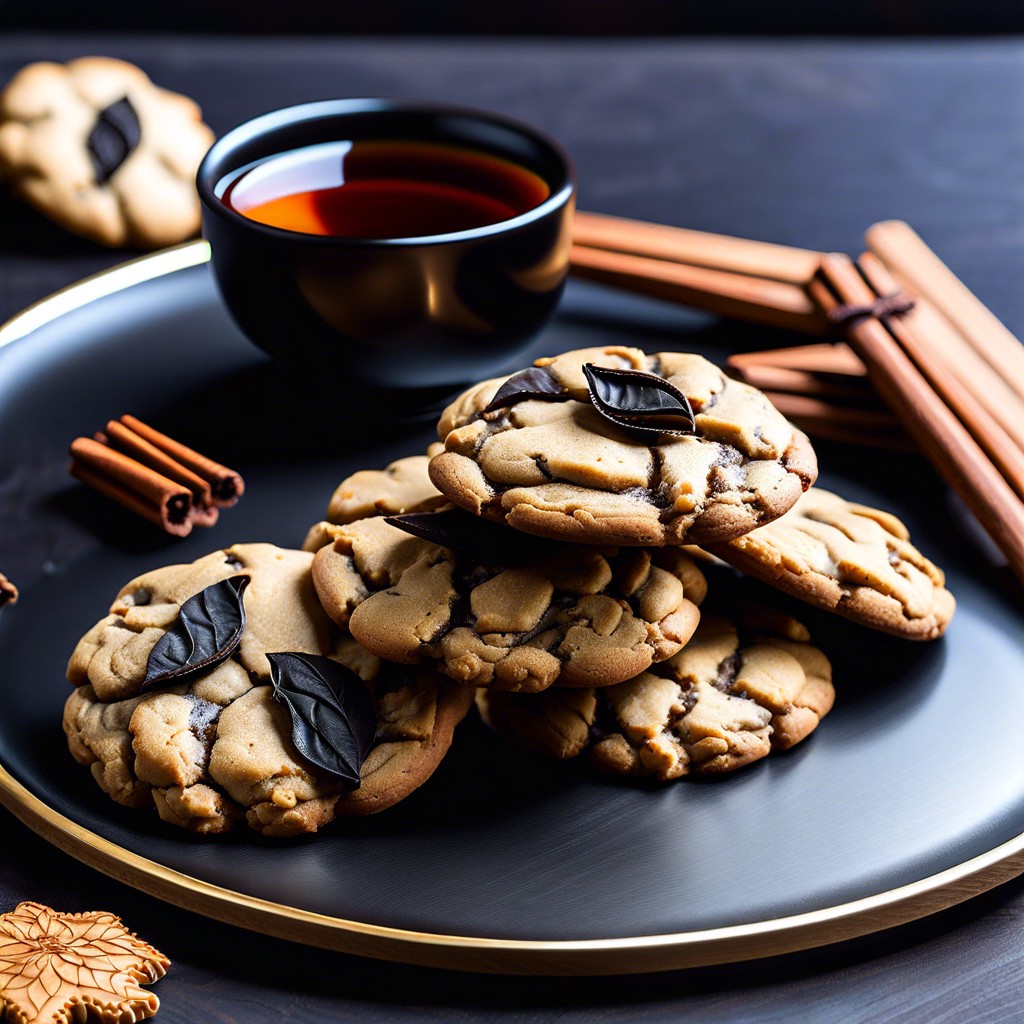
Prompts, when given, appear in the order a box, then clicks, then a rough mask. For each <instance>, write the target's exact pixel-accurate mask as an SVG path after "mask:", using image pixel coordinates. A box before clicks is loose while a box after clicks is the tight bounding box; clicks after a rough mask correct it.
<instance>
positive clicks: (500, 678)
mask: <svg viewBox="0 0 1024 1024" xmlns="http://www.w3.org/2000/svg"><path fill="white" fill-rule="evenodd" d="M322 528H323V530H324V533H325V535H327V536H330V537H331V538H333V539H332V542H331V543H330V544H327V545H325V546H324V547H322V548H320V550H319V551H318V552H317V554H316V556H315V558H314V560H313V581H314V584H315V586H316V590H317V593H318V594H319V596H320V600H321V602H322V604H323V606H324V608H326V610H327V612H328V613H329V614H330V616H331V617H332V618H333V619H334V621H335V622H336V623H338V624H339V625H341V626H343V627H345V628H347V629H349V630H350V631H351V633H352V635H353V636H354V637H355V638H356V640H358V641H359V643H361V644H362V645H363V646H364V647H366V648H367V649H368V650H370V651H371V652H372V653H374V654H376V655H378V656H380V657H382V658H386V659H388V660H390V661H395V662H400V663H406V664H414V663H417V662H419V661H421V660H423V659H427V660H436V661H437V662H438V663H439V665H440V667H441V669H442V671H443V672H445V673H446V674H447V675H448V676H450V677H451V678H453V679H455V680H457V681H458V682H460V683H465V684H467V685H472V686H495V687H497V688H501V689H509V690H519V691H530V692H532V691H537V690H543V689H545V688H546V687H548V686H551V685H552V684H554V683H556V682H557V683H558V685H560V686H601V685H609V684H611V683H614V682H619V681H621V680H623V679H628V678H630V677H631V676H634V675H636V674H637V673H638V672H641V671H643V669H644V668H646V667H647V666H648V665H650V664H651V662H652V661H661V660H664V659H665V658H668V657H671V656H672V655H673V654H675V653H676V652H677V651H678V650H679V649H680V648H681V647H682V646H683V644H685V643H686V641H687V640H688V639H689V637H690V635H691V634H692V632H693V630H694V628H695V626H696V624H697V621H698V618H699V612H698V609H697V606H698V604H699V603H700V601H701V600H703V597H704V594H705V592H706V583H705V581H704V577H703V575H702V574H701V573H700V571H699V570H698V569H697V567H696V566H695V565H694V563H693V561H692V560H691V559H690V558H689V557H688V556H686V555H685V554H683V553H682V552H680V551H677V550H674V549H663V550H653V551H652V550H648V549H644V548H627V549H621V550H619V549H614V548H597V547H587V548H579V547H575V546H570V545H566V546H565V548H564V550H563V549H562V548H559V549H558V550H557V551H556V552H555V553H553V554H552V555H551V556H550V557H545V558H544V559H543V560H542V561H538V562H536V563H532V564H527V565H518V566H515V567H509V568H502V567H499V566H492V567H488V566H483V565H480V564H478V563H475V562H472V561H469V560H467V559H466V558H465V557H463V556H460V555H459V554H458V553H456V552H455V551H453V550H451V549H449V548H446V547H441V546H439V545H437V544H433V543H431V542H429V541H426V540H422V539H420V538H419V537H414V536H410V535H409V534H408V533H405V532H404V531H402V530H400V529H398V528H396V527H394V526H391V525H390V524H388V523H387V522H385V521H384V520H383V519H381V518H379V517H375V518H370V519H364V520H361V521H359V522H357V523H352V524H349V525H344V526H340V525H332V524H323V527H322Z"/></svg>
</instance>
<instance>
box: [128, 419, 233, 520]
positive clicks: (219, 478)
mask: <svg viewBox="0 0 1024 1024" xmlns="http://www.w3.org/2000/svg"><path fill="white" fill-rule="evenodd" d="M121 423H122V424H123V425H124V426H125V427H127V428H128V429H129V430H131V431H132V432H134V433H135V434H136V435H137V436H138V437H140V438H142V439H143V440H145V441H148V442H149V443H150V444H151V445H153V446H154V447H155V448H158V449H159V450H160V451H162V452H164V453H166V454H167V455H169V456H170V457H171V458H172V459H174V460H175V461H176V462H178V463H180V464H181V465H182V466H184V467H185V468H186V469H188V470H190V471H191V472H193V473H195V474H196V475H197V476H199V477H201V478H202V479H203V480H205V481H206V482H207V483H208V484H209V485H210V501H211V503H212V504H213V505H215V506H216V507H217V508H230V507H231V506H232V505H234V504H235V503H236V502H237V501H238V499H239V498H240V497H241V496H242V494H244V493H245V482H244V481H243V480H242V477H241V476H240V475H239V474H238V473H236V472H235V471H234V470H233V469H228V468H227V467H226V466H222V465H221V464H220V463H219V462H214V460H213V459H210V458H207V457H206V456H205V455H200V454H199V452H197V451H194V450H193V449H191V448H189V447H188V446H187V445H183V444H182V443H181V442H180V441H175V440H174V438H171V437H168V436H167V435H166V434H162V433H160V431H159V430H155V429H154V428H153V427H150V426H148V425H147V424H145V423H143V422H142V421H141V420H139V419H137V418H136V417H135V416H122V417H121Z"/></svg>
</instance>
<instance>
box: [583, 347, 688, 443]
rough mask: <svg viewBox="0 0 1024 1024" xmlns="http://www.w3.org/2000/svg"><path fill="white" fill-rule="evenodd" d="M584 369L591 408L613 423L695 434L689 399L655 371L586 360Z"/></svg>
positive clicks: (643, 430) (653, 431) (638, 429)
mask: <svg viewBox="0 0 1024 1024" xmlns="http://www.w3.org/2000/svg"><path fill="white" fill-rule="evenodd" d="M583 372H584V373H585V374H586V376H587V383H588V385H589V386H590V400H591V402H592V403H593V405H594V408H595V409H597V411H598V412H599V413H600V414H601V415H602V416H604V418H605V419H607V420H611V422H612V423H614V424H616V426H619V427H624V428H625V429H627V430H633V431H636V432H637V433H642V434H694V433H696V431H697V421H696V419H695V418H694V415H693V409H692V408H691V406H690V400H689V399H688V398H687V397H686V395H684V394H683V393H682V391H680V390H679V388H677V387H676V386H675V385H674V384H670V383H669V382H668V381H667V380H665V378H664V377H659V376H658V375H657V374H655V373H644V372H643V371H642V370H617V369H612V368H611V367H608V366H595V365H594V364H593V363H586V364H584V367H583Z"/></svg>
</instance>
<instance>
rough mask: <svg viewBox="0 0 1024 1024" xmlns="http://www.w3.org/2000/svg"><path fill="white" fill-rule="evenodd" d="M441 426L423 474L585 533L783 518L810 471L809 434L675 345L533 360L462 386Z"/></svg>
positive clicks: (495, 506) (662, 535)
mask: <svg viewBox="0 0 1024 1024" xmlns="http://www.w3.org/2000/svg"><path fill="white" fill-rule="evenodd" d="M588 366H589V367H592V368H597V369H596V370H594V369H589V370H588V368H587V367H588ZM438 436H439V437H440V438H441V440H442V441H443V442H444V446H445V451H444V452H443V453H442V454H441V455H438V456H436V457H435V458H434V459H432V460H431V463H430V477H431V479H432V480H433V482H434V484H435V485H436V486H437V488H438V489H439V490H440V491H441V492H442V493H444V494H445V495H446V496H447V497H448V498H450V499H451V500H452V501H453V502H455V503H456V504H457V505H460V506H462V507H463V508H466V509H468V510H469V511H471V512H473V513H474V514H476V515H480V516H484V517H486V518H488V519H492V520H495V521H498V522H505V523H507V524H508V525H510V526H513V527H515V528H516V529H518V530H523V531H525V532H526V533H531V534H536V535H539V536H542V537H550V538H554V539H556V540H568V541H576V542H581V543H586V544H595V543H607V544H620V545H666V544H682V543H683V542H684V541H685V542H687V543H704V542H710V541H725V540H729V539H731V538H733V537H738V536H740V535H742V534H744V533H747V532H749V531H750V530H753V529H754V528H755V527H758V526H761V525H763V524H765V523H768V522H770V521H771V520H773V519H777V518H778V517H779V516H781V515H782V514H783V513H784V512H786V511H787V510H788V509H789V508H790V507H792V505H793V504H794V503H795V502H796V500H797V498H799V496H800V495H801V494H802V493H803V491H805V490H806V489H807V488H808V487H809V486H810V485H811V484H812V483H813V482H814V479H815V477H816V475H817V462H816V460H815V456H814V451H813V449H812V448H811V445H810V442H809V441H808V440H807V437H806V436H805V435H804V434H802V433H801V432H800V431H798V430H796V429H795V428H794V427H793V426H792V425H791V424H790V423H789V422H788V421H787V420H786V419H785V417H783V416H782V414H781V413H780V412H778V410H777V409H775V407H774V406H773V405H772V404H771V403H770V402H769V401H768V399H767V398H765V396H764V395H763V394H761V392H760V391H757V390H755V389H754V388H752V387H750V386H748V385H746V384H743V383H741V382H739V381H735V380H732V379H730V378H729V377H727V376H725V374H724V373H722V371H721V370H720V369H719V368H718V367H717V366H714V365H713V364H712V363H709V362H708V361H707V360H706V359H703V358H702V357H700V356H697V355H689V354H686V353H679V352H662V353H659V354H657V355H647V354H645V353H644V352H642V351H641V350H640V349H636V348H624V347H607V348H591V349H580V350H578V351H574V352H566V353H564V354H563V355H560V356H557V357H555V358H552V359H539V360H537V362H536V363H535V364H534V366H533V367H531V368H530V369H528V370H525V371H523V372H522V373H520V374H516V375H514V376H513V377H511V378H502V379H498V380H489V381H485V382H484V383H482V384H477V385H476V386H474V387H472V388H470V389H469V390H468V391H466V392H465V393H464V394H463V395H461V396H460V397H459V398H457V399H456V400H455V401H454V402H453V403H452V404H451V405H450V406H449V407H448V408H447V409H446V410H445V411H444V413H443V414H442V416H441V420H440V422H439V424H438Z"/></svg>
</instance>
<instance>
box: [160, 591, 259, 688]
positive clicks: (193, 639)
mask: <svg viewBox="0 0 1024 1024" xmlns="http://www.w3.org/2000/svg"><path fill="white" fill-rule="evenodd" d="M248 584H249V577H248V576H232V577H230V578H229V579H226V580H221V581H220V582H219V583H214V584H213V585H212V586H209V587H207V588H206V589H205V590H201V591H200V592H199V593H198V594H196V595H195V597H190V598H189V599H188V600H187V601H186V602H185V603H184V604H183V605H182V606H181V611H179V612H178V621H177V622H175V624H174V625H173V626H172V627H171V628H170V629H169V630H168V631H167V632H166V633H164V635H163V636H162V637H160V639H159V640H157V642H156V644H155V646H154V647H153V649H152V650H151V651H150V652H149V660H148V661H147V662H146V678H145V679H144V680H143V681H142V689H143V690H155V689H157V688H158V687H161V686H171V685H173V684H174V683H183V682H187V681H188V680H190V679H193V678H194V677H195V676H198V675H201V674H202V673H204V672H209V671H210V670H211V669H214V668H216V667H217V666H218V665H219V664H220V663H221V662H222V661H226V660H227V659H228V658H229V657H231V655H232V654H234V652H235V651H236V650H237V648H238V644H239V642H240V641H241V639H242V633H243V632H244V631H245V606H244V605H243V603H242V594H243V593H244V592H245V588H246V587H247V586H248Z"/></svg>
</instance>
